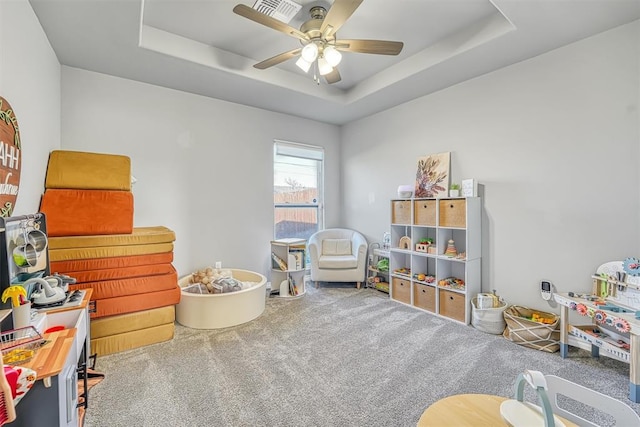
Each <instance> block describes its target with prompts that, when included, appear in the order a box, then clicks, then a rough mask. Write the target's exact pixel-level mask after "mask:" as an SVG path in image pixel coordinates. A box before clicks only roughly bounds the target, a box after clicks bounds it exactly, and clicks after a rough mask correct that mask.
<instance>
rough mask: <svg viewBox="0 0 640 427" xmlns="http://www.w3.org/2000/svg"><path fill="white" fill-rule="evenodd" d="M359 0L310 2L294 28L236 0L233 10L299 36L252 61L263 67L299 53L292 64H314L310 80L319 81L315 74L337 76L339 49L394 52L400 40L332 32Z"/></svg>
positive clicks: (333, 79) (329, 80)
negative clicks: (324, 4)
mask: <svg viewBox="0 0 640 427" xmlns="http://www.w3.org/2000/svg"><path fill="white" fill-rule="evenodd" d="M362 1H363V0H335V1H334V2H333V5H332V6H331V7H330V8H329V10H327V9H325V8H324V7H322V6H313V7H312V8H311V9H310V10H309V13H310V15H311V19H309V20H308V21H306V22H304V23H303V24H302V25H301V26H300V30H297V29H295V28H293V27H291V26H289V25H288V24H286V23H285V22H283V21H280V20H278V19H275V18H272V17H271V16H269V15H266V14H264V13H261V12H259V11H258V10H256V9H253V8H251V7H249V6H247V5H244V4H238V5H237V6H235V7H234V8H233V11H234V12H235V13H236V14H238V15H240V16H243V17H245V18H247V19H250V20H252V21H255V22H257V23H258V24H262V25H264V26H266V27H269V28H272V29H274V30H277V31H280V32H282V33H285V34H287V35H289V36H291V37H295V38H297V39H299V40H300V43H301V44H302V47H299V48H297V49H292V50H290V51H288V52H283V53H281V54H279V55H276V56H274V57H271V58H269V59H266V60H264V61H262V62H259V63H257V64H255V65H254V67H255V68H258V69H260V70H264V69H266V68H269V67H272V66H274V65H277V64H280V63H282V62H284V61H287V60H289V59H291V58H294V57H296V56H298V55H300V58H298V60H297V61H296V65H297V66H298V67H299V68H301V69H302V70H303V71H304V72H309V70H310V69H311V67H312V66H313V68H314V80H315V81H316V82H317V83H319V82H320V79H319V77H318V74H319V75H321V76H323V77H324V78H325V80H326V81H327V83H329V84H331V83H337V82H339V81H340V80H341V77H340V73H339V72H338V69H337V68H336V67H337V65H338V64H339V63H340V60H341V59H342V54H341V53H340V51H342V52H358V53H372V54H377V55H398V54H399V53H400V52H401V51H402V47H403V46H404V44H403V43H402V42H397V41H388V40H347V39H338V38H337V36H336V32H337V31H338V30H339V29H340V27H342V25H343V24H344V23H345V22H346V21H347V19H349V17H350V16H351V15H352V14H353V12H355V10H356V9H357V8H358V6H360V4H361V3H362Z"/></svg>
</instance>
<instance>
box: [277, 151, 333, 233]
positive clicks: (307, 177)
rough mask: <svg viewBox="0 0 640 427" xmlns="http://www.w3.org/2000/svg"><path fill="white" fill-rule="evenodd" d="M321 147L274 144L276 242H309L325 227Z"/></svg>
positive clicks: (322, 152)
mask: <svg viewBox="0 0 640 427" xmlns="http://www.w3.org/2000/svg"><path fill="white" fill-rule="evenodd" d="M323 161H324V150H323V149H322V147H315V146H312V145H304V144H296V143H292V142H284V141H275V143H274V144H273V206H274V220H275V221H274V236H275V238H276V239H283V238H288V237H296V238H300V239H308V238H309V237H310V236H311V235H312V234H313V233H315V232H316V231H318V230H321V229H322V228H323V227H324V219H323V216H324V215H323V208H322V206H323V204H322V198H323V189H322V183H323V175H322V169H323V168H322V166H323Z"/></svg>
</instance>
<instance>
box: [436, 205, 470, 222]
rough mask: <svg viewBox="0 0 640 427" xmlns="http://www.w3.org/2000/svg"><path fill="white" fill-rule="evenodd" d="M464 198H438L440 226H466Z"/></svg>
mask: <svg viewBox="0 0 640 427" xmlns="http://www.w3.org/2000/svg"><path fill="white" fill-rule="evenodd" d="M466 203H467V201H466V200H464V199H455V200H440V227H459V228H465V227H466V226H467V214H466V208H467V205H466Z"/></svg>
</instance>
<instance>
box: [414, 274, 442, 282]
mask: <svg viewBox="0 0 640 427" xmlns="http://www.w3.org/2000/svg"><path fill="white" fill-rule="evenodd" d="M413 278H414V279H416V280H418V281H419V282H425V283H433V282H435V281H436V278H435V277H434V276H431V275H429V274H426V273H417V274H414V275H413Z"/></svg>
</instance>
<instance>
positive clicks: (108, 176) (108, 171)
mask: <svg viewBox="0 0 640 427" xmlns="http://www.w3.org/2000/svg"><path fill="white" fill-rule="evenodd" d="M44 186H45V189H51V188H71V189H84V190H116V191H131V159H130V158H129V157H127V156H122V155H115V154H102V153H87V152H83V151H67V150H54V151H52V152H51V153H50V154H49V163H48V165H47V173H46V177H45V183H44Z"/></svg>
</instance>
